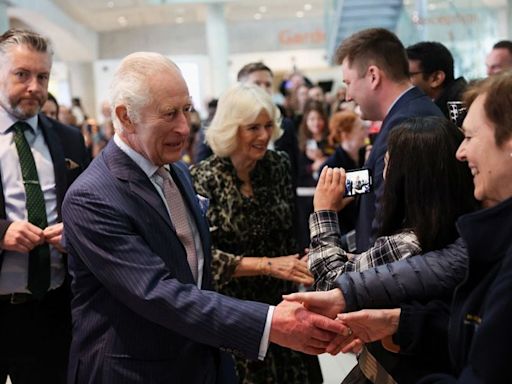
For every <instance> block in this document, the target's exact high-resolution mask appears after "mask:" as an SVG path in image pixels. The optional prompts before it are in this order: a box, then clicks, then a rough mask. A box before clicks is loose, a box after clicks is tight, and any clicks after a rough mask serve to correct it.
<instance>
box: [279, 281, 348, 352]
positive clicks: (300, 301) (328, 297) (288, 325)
mask: <svg viewBox="0 0 512 384" xmlns="http://www.w3.org/2000/svg"><path fill="white" fill-rule="evenodd" d="M283 298H284V300H283V301H282V302H281V303H280V304H279V305H277V306H276V308H275V309H274V315H273V317H272V327H271V330H270V342H273V343H276V344H279V345H281V346H283V347H287V348H291V349H294V350H296V351H301V352H304V353H308V354H310V355H318V354H321V353H326V352H327V353H331V354H336V353H338V352H339V351H341V350H343V351H345V347H346V346H348V345H351V344H353V341H354V338H355V336H354V335H353V333H352V330H351V328H350V327H349V326H348V325H347V324H345V323H343V322H342V321H340V320H338V319H336V316H337V315H338V314H339V313H341V312H342V311H343V310H344V309H345V300H344V298H343V294H342V293H341V290H339V289H333V290H330V291H325V292H306V293H293V294H290V295H285V296H283Z"/></svg>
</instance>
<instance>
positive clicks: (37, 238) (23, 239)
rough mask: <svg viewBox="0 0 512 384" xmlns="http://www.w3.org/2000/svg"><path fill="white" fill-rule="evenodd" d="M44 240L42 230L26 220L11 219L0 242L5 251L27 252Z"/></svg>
mask: <svg viewBox="0 0 512 384" xmlns="http://www.w3.org/2000/svg"><path fill="white" fill-rule="evenodd" d="M44 241H45V238H44V233H43V230H42V229H41V228H39V227H37V226H35V225H34V224H31V223H29V222H28V221H13V222H12V223H11V224H10V225H9V227H7V231H6V232H5V235H4V238H3V240H2V242H1V244H0V246H1V248H2V249H5V250H7V251H14V252H22V253H27V252H30V251H31V250H32V249H34V248H35V247H37V246H38V245H40V244H43V243H44Z"/></svg>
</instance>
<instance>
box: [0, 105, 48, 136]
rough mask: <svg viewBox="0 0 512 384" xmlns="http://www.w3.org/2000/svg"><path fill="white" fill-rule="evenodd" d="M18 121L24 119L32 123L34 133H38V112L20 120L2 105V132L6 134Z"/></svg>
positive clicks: (0, 110) (0, 124) (0, 112)
mask: <svg viewBox="0 0 512 384" xmlns="http://www.w3.org/2000/svg"><path fill="white" fill-rule="evenodd" d="M17 121H23V122H25V123H27V124H28V125H30V127H31V128H32V130H33V131H34V133H37V130H38V122H39V118H38V116H37V114H36V115H35V116H32V117H31V118H29V119H26V120H18V119H17V118H16V117H14V116H13V115H11V114H10V113H8V112H7V111H6V110H5V109H3V108H1V107H0V133H2V134H4V133H6V132H7V130H8V129H9V128H11V127H12V125H13V124H14V123H16V122H17Z"/></svg>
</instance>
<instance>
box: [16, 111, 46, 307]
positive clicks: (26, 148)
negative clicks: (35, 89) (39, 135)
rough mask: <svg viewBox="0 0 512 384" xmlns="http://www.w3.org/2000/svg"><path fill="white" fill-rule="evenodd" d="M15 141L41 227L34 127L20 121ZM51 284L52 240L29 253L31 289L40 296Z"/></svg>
mask: <svg viewBox="0 0 512 384" xmlns="http://www.w3.org/2000/svg"><path fill="white" fill-rule="evenodd" d="M13 128H14V143H15V144H16V149H17V150H18V156H19V159H20V166H21V174H22V176H23V185H24V187H25V195H26V208H27V214H28V221H29V222H30V223H32V224H34V225H36V226H38V227H39V228H41V229H45V228H46V227H47V226H48V221H47V217H46V206H45V202H44V195H43V191H42V190H41V185H40V184H39V176H38V174H37V168H36V163H35V161H34V156H33V155H32V150H31V149H30V145H29V144H28V142H27V138H26V137H25V133H24V131H25V130H26V129H31V127H30V126H29V125H28V124H27V123H24V122H21V121H18V122H17V123H15V124H14V125H13ZM49 286H50V246H49V245H48V243H44V244H42V245H38V246H37V247H35V248H34V249H32V250H31V251H30V252H29V259H28V285H27V289H28V290H29V291H30V292H32V294H33V295H34V297H35V298H37V299H40V298H42V297H43V296H44V294H45V293H46V292H47V291H48V288H49Z"/></svg>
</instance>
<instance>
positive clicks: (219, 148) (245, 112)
mask: <svg viewBox="0 0 512 384" xmlns="http://www.w3.org/2000/svg"><path fill="white" fill-rule="evenodd" d="M262 111H265V112H267V113H268V115H269V117H270V118H271V119H272V122H273V129H272V136H271V139H272V140H276V139H277V138H279V137H280V136H281V134H282V131H281V128H280V124H281V113H280V112H279V109H278V108H277V107H276V106H275V104H274V103H273V102H272V98H271V97H270V95H269V94H268V93H267V92H265V91H264V90H263V89H261V88H260V87H257V86H255V85H252V84H242V83H237V84H235V85H234V86H232V87H230V88H229V89H228V90H227V91H225V92H224V93H223V94H222V95H221V97H220V99H219V103H218V105H217V111H216V112H215V116H214V117H213V120H212V122H211V124H210V126H209V127H208V128H206V132H205V141H206V143H207V144H208V145H209V146H210V148H211V149H212V151H213V153H215V154H216V155H217V156H220V157H227V156H230V155H231V154H232V153H233V152H234V151H235V150H236V148H237V147H238V136H237V133H238V128H239V127H240V126H241V125H246V124H251V123H252V122H254V120H256V118H257V117H258V115H259V114H260V113H261V112H262Z"/></svg>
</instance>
